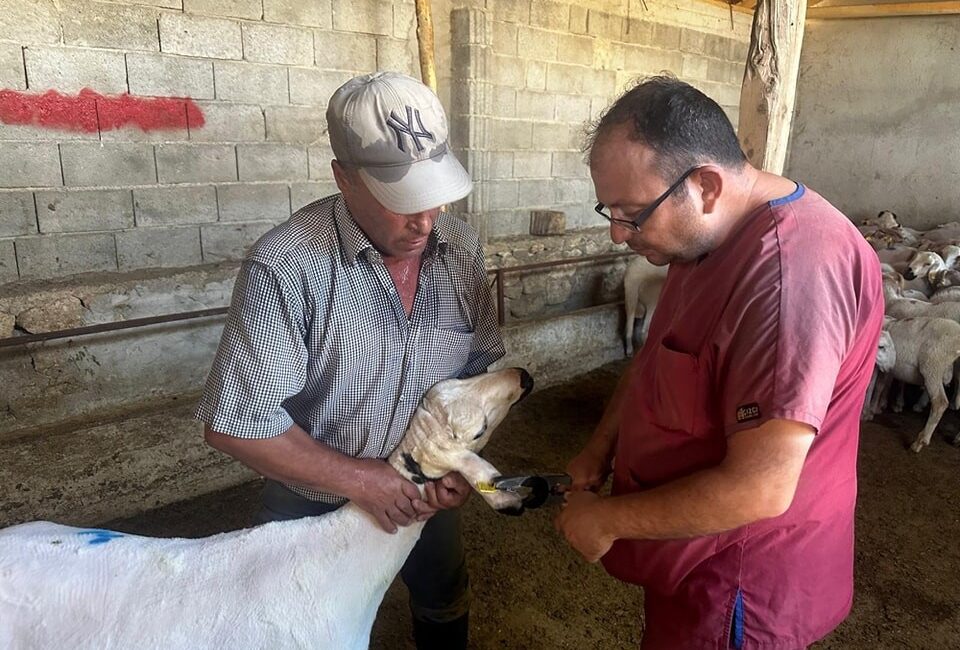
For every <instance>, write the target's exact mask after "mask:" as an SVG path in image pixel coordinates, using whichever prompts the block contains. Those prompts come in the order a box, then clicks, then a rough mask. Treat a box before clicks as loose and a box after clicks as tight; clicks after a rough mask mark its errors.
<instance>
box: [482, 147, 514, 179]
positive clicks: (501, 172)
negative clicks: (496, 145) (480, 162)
mask: <svg viewBox="0 0 960 650" xmlns="http://www.w3.org/2000/svg"><path fill="white" fill-rule="evenodd" d="M519 153H520V152H516V153H514V152H513V151H491V152H489V153H486V156H487V174H486V176H487V178H491V179H501V178H513V177H514V172H513V169H514V165H513V160H514V157H515V156H516V155H518V154H519Z"/></svg>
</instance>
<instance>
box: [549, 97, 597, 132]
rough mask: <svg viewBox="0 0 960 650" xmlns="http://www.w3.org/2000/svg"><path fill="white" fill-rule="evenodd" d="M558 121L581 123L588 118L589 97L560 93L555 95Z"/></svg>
mask: <svg viewBox="0 0 960 650" xmlns="http://www.w3.org/2000/svg"><path fill="white" fill-rule="evenodd" d="M556 119H557V121H558V122H566V123H567V124H575V125H577V126H581V125H583V123H584V122H586V121H588V120H589V119H590V98H589V97H585V96H583V95H560V96H558V97H557V114H556Z"/></svg>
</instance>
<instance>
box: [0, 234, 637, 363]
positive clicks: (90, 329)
mask: <svg viewBox="0 0 960 650" xmlns="http://www.w3.org/2000/svg"><path fill="white" fill-rule="evenodd" d="M632 254H633V253H630V252H617V253H603V254H599V255H584V256H582V257H571V258H566V259H562V260H551V261H549V262H535V263H532V264H520V265H517V266H508V267H503V268H498V269H490V270H489V271H487V274H488V275H492V276H494V281H493V285H494V286H496V289H497V320H498V322H499V323H500V325H504V324H505V322H506V304H505V303H506V298H505V296H504V278H505V276H506V275H507V273H519V272H523V271H537V270H541V269H548V268H553V267H557V266H572V265H574V264H587V263H595V262H601V261H612V260H614V259H617V258H620V257H626V256H628V255H632ZM227 311H228V307H215V308H212V309H199V310H197V311H184V312H179V313H176V314H164V315H162V316H149V317H145V318H131V319H130V320H122V321H112V322H109V323H98V324H96V325H86V326H84V327H73V328H70V329H63V330H54V331H52V332H40V333H38V334H24V335H21V336H11V337H8V338H3V339H0V348H9V347H17V346H22V345H27V344H29V343H39V342H42V341H54V340H57V339H67V338H74V337H77V336H88V335H90V334H101V333H103V332H116V331H119V330H128V329H134V328H139V327H147V326H149V325H160V324H163V323H174V322H178V321H185V320H195V319H199V318H211V317H213V316H222V315H224V314H226V313H227Z"/></svg>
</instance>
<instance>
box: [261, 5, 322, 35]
mask: <svg viewBox="0 0 960 650" xmlns="http://www.w3.org/2000/svg"><path fill="white" fill-rule="evenodd" d="M331 13H332V12H331V9H330V0H308V1H306V2H305V1H304V0H263V19H264V20H265V21H267V22H271V23H283V24H285V25H307V26H310V27H324V28H326V29H329V28H330V24H331V21H332V17H331Z"/></svg>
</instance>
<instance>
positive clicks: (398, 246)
mask: <svg viewBox="0 0 960 650" xmlns="http://www.w3.org/2000/svg"><path fill="white" fill-rule="evenodd" d="M333 167H334V177H335V178H336V181H337V186H338V187H339V188H340V192H341V193H342V194H343V200H344V201H345V202H346V204H347V207H348V208H349V209H350V214H351V215H352V216H353V220H354V221H356V222H357V225H358V226H360V229H361V230H362V231H363V232H364V234H365V235H366V236H367V238H368V239H369V240H370V243H372V244H373V245H374V246H375V247H376V249H377V250H378V251H380V253H381V254H382V255H383V256H384V257H388V258H394V259H409V258H418V257H420V255H421V254H422V253H423V250H424V248H426V246H427V240H428V238H429V236H430V231H431V230H433V223H434V222H435V221H436V220H437V216H438V215H439V214H440V208H439V207H437V208H432V209H430V210H425V211H423V212H417V213H415V214H397V213H396V212H391V211H390V210H388V209H387V208H385V207H384V206H382V205H381V204H380V202H379V201H377V199H375V198H374V196H373V195H372V194H371V193H370V190H368V189H367V186H366V185H364V184H363V179H362V178H361V177H360V175H359V174H358V173H357V172H356V171H354V170H349V169H345V168H344V167H342V166H340V165H339V164H337V162H336V161H334V162H333Z"/></svg>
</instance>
